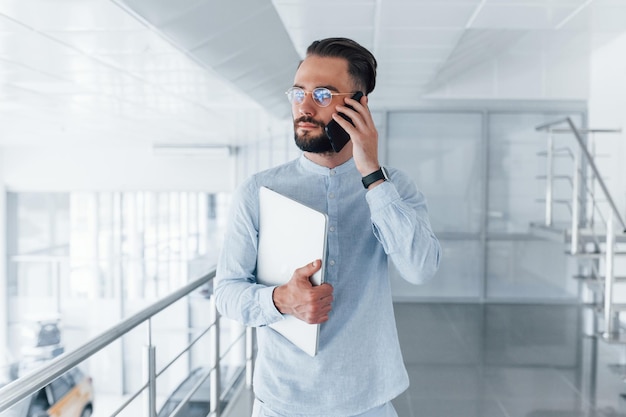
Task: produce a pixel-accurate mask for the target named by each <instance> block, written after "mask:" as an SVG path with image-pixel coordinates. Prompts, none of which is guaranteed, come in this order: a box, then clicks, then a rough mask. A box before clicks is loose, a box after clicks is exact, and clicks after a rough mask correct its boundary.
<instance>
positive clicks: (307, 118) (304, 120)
mask: <svg viewBox="0 0 626 417" xmlns="http://www.w3.org/2000/svg"><path fill="white" fill-rule="evenodd" d="M298 123H311V124H314V125H316V126H319V127H321V128H324V127H325V126H326V124H325V123H322V122H320V121H319V120H315V119H314V118H312V117H311V116H302V117H300V118H298V119H296V120H294V122H293V124H294V125H297V124H298Z"/></svg>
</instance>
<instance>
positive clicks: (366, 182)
mask: <svg viewBox="0 0 626 417" xmlns="http://www.w3.org/2000/svg"><path fill="white" fill-rule="evenodd" d="M378 180H385V181H388V180H389V175H387V170H386V169H385V167H380V168H379V169H378V170H376V171H374V172H372V173H371V174H368V175H366V176H364V177H363V178H361V182H362V183H363V187H365V189H368V188H369V186H370V185H372V184H374V183H375V182H376V181H378Z"/></svg>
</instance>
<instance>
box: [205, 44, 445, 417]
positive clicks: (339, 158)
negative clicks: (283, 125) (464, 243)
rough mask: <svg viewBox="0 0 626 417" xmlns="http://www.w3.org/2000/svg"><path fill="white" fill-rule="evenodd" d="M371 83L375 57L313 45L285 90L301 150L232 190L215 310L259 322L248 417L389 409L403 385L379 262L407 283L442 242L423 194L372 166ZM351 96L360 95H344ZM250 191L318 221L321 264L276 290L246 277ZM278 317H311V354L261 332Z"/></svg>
mask: <svg viewBox="0 0 626 417" xmlns="http://www.w3.org/2000/svg"><path fill="white" fill-rule="evenodd" d="M375 82H376V60H375V58H374V56H373V55H372V54H371V53H370V52H369V51H367V50H366V49H365V48H363V47H362V46H361V45H359V44H357V43H356V42H354V41H352V40H349V39H344V38H331V39H324V40H320V41H315V42H313V43H312V44H311V45H310V46H309V48H308V49H307V55H306V57H305V59H304V60H303V61H302V62H301V63H300V66H299V67H298V70H297V71H296V75H295V79H294V84H293V87H292V88H290V89H289V91H288V92H287V97H288V98H289V100H290V102H291V105H292V112H293V118H294V130H295V142H296V144H297V145H298V147H299V148H300V149H301V150H302V151H303V153H302V155H301V156H300V157H299V158H298V159H296V160H294V161H291V162H288V163H286V164H284V165H281V166H278V167H276V168H272V169H269V170H267V171H264V172H261V173H258V174H255V175H254V176H252V177H251V178H249V179H248V180H247V181H246V182H245V183H244V184H242V186H241V187H240V188H239V189H238V190H237V192H236V193H235V195H234V198H233V206H232V212H231V218H230V223H229V226H228V230H227V233H226V236H225V244H224V247H223V249H222V254H221V256H220V261H219V265H218V270H217V285H216V289H215V296H216V302H217V306H218V310H219V311H220V313H221V314H223V315H224V316H226V317H229V318H232V319H235V320H237V321H239V322H241V323H243V324H244V325H246V326H255V327H257V328H258V331H257V335H258V354H257V361H256V368H255V374H254V392H255V395H256V401H255V404H254V411H253V416H266V415H267V416H283V417H313V416H316V417H322V416H323V417H331V416H337V417H348V416H367V417H378V416H380V417H383V416H396V413H395V411H394V409H393V406H392V405H391V400H392V399H393V398H395V397H396V396H397V395H399V394H400V393H402V392H403V391H404V390H405V389H406V388H407V387H408V385H409V381H408V376H407V373H406V369H405V367H404V363H403V361H402V355H401V352H400V346H399V343H398V336H397V330H396V324H395V319H394V315H393V305H392V298H391V289H390V283H389V277H388V272H387V267H388V261H389V260H391V262H392V263H393V264H394V266H395V267H396V269H397V270H398V271H399V272H400V274H401V275H402V277H403V278H404V279H406V280H407V281H409V282H412V283H416V284H417V283H421V282H423V281H425V280H427V279H429V278H431V277H432V276H433V275H434V274H435V272H436V271H437V269H438V267H439V257H440V252H441V248H440V246H439V242H438V241H437V238H436V237H435V235H434V234H433V232H432V230H431V227H430V221H429V219H428V211H427V208H426V201H425V198H424V196H423V195H422V193H421V192H419V191H418V190H417V188H416V187H415V185H414V184H413V182H412V181H411V180H410V179H409V178H408V177H407V176H406V175H405V174H404V173H402V172H400V171H398V170H394V169H391V168H389V169H387V170H385V169H384V168H381V166H380V163H379V160H378V133H377V130H376V126H375V125H374V121H373V119H372V115H371V114H370V111H369V109H368V98H367V94H369V93H370V92H371V91H372V90H373V89H374V86H375ZM356 91H362V92H363V93H364V94H365V95H366V96H365V97H363V98H362V99H361V100H360V101H356V100H352V99H351V98H350V97H351V96H352V94H353V93H354V92H356ZM347 105H350V106H352V107H353V108H354V110H351V109H350V108H348V107H347ZM338 112H341V113H344V114H345V115H347V116H348V117H350V118H351V119H352V121H353V123H354V126H353V125H351V124H350V123H349V122H347V121H346V120H344V119H343V118H342V117H341V116H339V115H338V114H337V113H338ZM331 119H334V120H336V121H337V122H338V123H339V124H340V125H341V126H342V127H343V128H344V129H345V130H346V131H347V132H348V133H349V134H350V138H351V141H350V142H348V144H347V145H346V146H345V147H344V148H343V149H341V150H340V151H339V152H335V151H333V148H332V147H331V144H330V141H329V139H328V137H327V136H326V133H325V130H324V126H325V125H326V124H328V123H329V122H330V120H331ZM261 186H267V187H269V188H271V189H273V190H274V191H277V192H279V193H281V194H284V195H286V196H289V197H291V198H293V199H295V200H297V201H300V202H301V203H303V204H306V205H308V206H310V207H312V208H315V209H317V210H319V211H323V212H325V213H326V214H327V215H328V219H329V223H328V225H329V229H328V240H327V262H326V264H325V265H321V261H320V260H314V259H312V260H311V263H309V264H307V265H303V266H302V267H301V268H299V269H297V270H296V271H294V273H293V276H292V278H291V280H290V281H289V282H288V283H286V284H284V285H281V286H278V287H265V286H263V285H260V284H258V283H257V282H256V277H255V272H256V257H257V252H256V250H257V242H258V225H259V212H258V199H259V187H261ZM320 268H325V271H324V272H325V283H324V284H322V285H319V286H315V287H314V286H312V285H311V283H310V281H309V277H311V276H312V275H313V274H314V273H315V272H316V271H318V270H319V269H320ZM284 314H291V315H294V316H296V317H298V318H300V319H302V320H304V321H306V322H308V323H321V326H320V336H319V337H320V339H319V350H318V353H317V355H316V356H314V357H311V356H309V355H307V354H306V353H304V352H303V351H301V350H300V349H299V348H297V347H295V346H294V345H292V344H291V343H290V342H289V341H288V340H287V339H285V338H284V337H283V336H281V335H279V334H278V333H276V332H275V331H274V330H272V329H271V328H270V327H267V325H269V324H271V323H273V322H276V321H278V320H282V319H283V315H284Z"/></svg>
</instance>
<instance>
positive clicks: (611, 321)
mask: <svg viewBox="0 0 626 417" xmlns="http://www.w3.org/2000/svg"><path fill="white" fill-rule="evenodd" d="M563 123H567V124H568V125H569V131H570V132H571V133H573V134H574V136H575V137H576V140H577V141H578V144H579V150H580V153H577V154H575V158H574V178H573V186H572V188H573V195H572V203H573V207H572V208H573V210H572V234H571V242H570V245H571V253H572V254H573V255H576V254H578V251H579V248H578V238H579V233H580V230H579V229H580V224H579V220H580V219H579V217H580V216H579V211H578V209H579V205H580V202H579V201H578V198H579V192H580V190H579V180H580V176H581V170H582V164H581V162H582V161H581V158H580V156H581V155H582V156H584V157H585V158H586V163H587V164H588V166H589V167H590V168H591V170H592V173H593V179H594V180H595V181H597V182H598V184H599V185H600V188H601V190H602V192H603V193H604V196H605V198H606V200H607V202H608V203H609V205H610V207H611V210H610V211H609V213H608V218H607V219H606V241H605V243H606V253H605V265H604V267H605V278H604V303H603V304H604V306H603V307H604V326H605V332H604V334H605V336H606V337H608V338H613V337H614V336H615V335H617V333H619V328H620V323H619V312H618V311H616V309H615V308H614V305H613V284H614V283H615V282H614V281H615V271H614V255H615V226H614V223H615V221H616V220H617V221H618V222H619V224H620V225H621V226H622V230H623V233H626V223H624V220H623V219H622V217H621V215H620V213H619V210H618V209H617V206H616V204H615V202H614V201H613V198H612V197H611V194H610V192H609V190H608V188H607V186H606V184H605V183H604V181H603V180H602V177H601V176H600V172H599V170H598V168H597V167H596V164H595V161H594V158H593V156H592V155H591V153H590V152H589V149H587V146H586V145H585V142H584V141H583V138H582V136H581V134H580V131H579V129H577V128H576V126H574V123H573V122H572V119H570V118H569V117H567V118H565V119H561V120H557V121H555V122H550V123H546V124H543V125H540V126H537V127H536V130H537V131H541V130H546V131H548V132H550V133H555V132H558V133H564V132H567V130H564V129H552V126H555V125H559V124H563ZM585 132H611V133H618V132H621V129H620V130H609V129H595V130H592V129H588V130H586V131H585ZM551 147H552V136H551V135H550V138H549V141H548V155H549V156H551V155H550V151H551ZM550 175H551V161H549V162H548V174H547V176H548V179H549V180H550ZM551 186H552V184H551V183H548V191H547V195H548V196H549V197H550V198H551ZM587 192H589V191H587ZM594 194H595V193H593V192H592V193H591V198H592V203H593V207H592V211H594V210H596V198H595V195H594ZM548 204H551V202H548ZM598 214H600V215H602V213H601V212H600V211H598ZM548 215H551V212H550V211H549V210H548V209H547V210H546V224H547V223H549V222H550V221H551V217H547V216H548ZM602 218H604V216H602ZM547 225H548V226H549V224H547Z"/></svg>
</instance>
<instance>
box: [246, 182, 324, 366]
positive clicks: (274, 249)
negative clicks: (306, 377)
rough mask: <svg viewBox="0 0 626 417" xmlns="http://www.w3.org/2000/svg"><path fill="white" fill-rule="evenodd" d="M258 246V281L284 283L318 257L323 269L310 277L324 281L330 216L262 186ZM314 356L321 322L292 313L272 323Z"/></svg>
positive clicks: (319, 282)
mask: <svg viewBox="0 0 626 417" xmlns="http://www.w3.org/2000/svg"><path fill="white" fill-rule="evenodd" d="M259 213H260V214H259V249H258V255H257V281H258V282H259V283H260V284H264V285H282V284H284V283H286V282H287V281H289V280H290V279H291V276H292V275H293V272H294V271H295V270H296V269H298V268H300V267H302V266H304V265H306V264H308V263H310V262H312V261H314V260H316V259H321V260H322V269H320V270H319V271H318V272H316V273H315V274H314V275H313V276H312V277H311V282H312V283H313V285H320V284H321V283H322V282H324V274H323V271H324V266H325V265H326V233H327V224H328V217H327V216H326V214H325V213H322V212H319V211H317V210H314V209H312V208H310V207H308V206H306V205H304V204H301V203H299V202H297V201H295V200H292V199H291V198H288V197H285V196H284V195H282V194H279V193H277V192H275V191H272V190H270V189H269V188H267V187H261V188H260V190H259ZM270 327H272V328H273V329H274V330H276V331H277V332H278V333H280V334H282V335H283V336H284V337H286V338H287V339H289V340H290V341H291V342H292V343H293V344H295V345H296V346H298V347H299V348H300V349H302V350H303V351H305V352H306V353H308V354H309V355H311V356H315V354H316V353H317V347H318V336H319V324H308V323H306V322H304V321H302V320H300V319H297V318H295V317H293V316H290V315H285V319H284V320H281V321H279V322H276V323H273V324H271V325H270Z"/></svg>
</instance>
